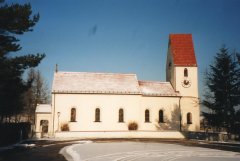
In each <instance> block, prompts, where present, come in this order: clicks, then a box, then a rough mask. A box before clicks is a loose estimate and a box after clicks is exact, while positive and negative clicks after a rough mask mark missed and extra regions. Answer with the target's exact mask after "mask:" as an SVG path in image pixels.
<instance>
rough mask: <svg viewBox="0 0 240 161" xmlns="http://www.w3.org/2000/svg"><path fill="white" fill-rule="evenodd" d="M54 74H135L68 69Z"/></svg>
mask: <svg viewBox="0 0 240 161" xmlns="http://www.w3.org/2000/svg"><path fill="white" fill-rule="evenodd" d="M55 73H56V74H58V73H60V74H105V75H135V76H136V75H137V74H135V73H110V72H109V73H108V72H69V71H58V72H55Z"/></svg>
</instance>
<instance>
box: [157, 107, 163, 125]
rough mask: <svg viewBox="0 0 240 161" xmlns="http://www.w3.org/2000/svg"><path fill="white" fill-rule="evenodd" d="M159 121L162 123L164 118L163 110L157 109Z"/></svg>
mask: <svg viewBox="0 0 240 161" xmlns="http://www.w3.org/2000/svg"><path fill="white" fill-rule="evenodd" d="M158 115H159V123H164V119H163V110H159V114H158Z"/></svg>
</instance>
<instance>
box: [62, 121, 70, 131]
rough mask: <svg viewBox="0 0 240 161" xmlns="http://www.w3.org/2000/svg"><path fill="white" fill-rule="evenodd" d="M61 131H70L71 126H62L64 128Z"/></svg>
mask: <svg viewBox="0 0 240 161" xmlns="http://www.w3.org/2000/svg"><path fill="white" fill-rule="evenodd" d="M61 131H69V126H68V124H67V123H65V124H62V126H61Z"/></svg>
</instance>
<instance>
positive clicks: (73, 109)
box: [70, 108, 76, 122]
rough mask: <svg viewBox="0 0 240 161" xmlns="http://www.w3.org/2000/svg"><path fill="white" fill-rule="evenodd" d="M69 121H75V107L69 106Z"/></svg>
mask: <svg viewBox="0 0 240 161" xmlns="http://www.w3.org/2000/svg"><path fill="white" fill-rule="evenodd" d="M70 121H71V122H75V121H76V108H71V117H70Z"/></svg>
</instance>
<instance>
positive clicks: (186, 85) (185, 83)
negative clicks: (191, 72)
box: [182, 78, 191, 88]
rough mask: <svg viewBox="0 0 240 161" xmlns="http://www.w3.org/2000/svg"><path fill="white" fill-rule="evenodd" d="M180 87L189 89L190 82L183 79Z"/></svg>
mask: <svg viewBox="0 0 240 161" xmlns="http://www.w3.org/2000/svg"><path fill="white" fill-rule="evenodd" d="M182 86H183V87H184V88H188V87H190V86H191V81H190V79H187V78H184V79H183V80H182Z"/></svg>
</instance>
